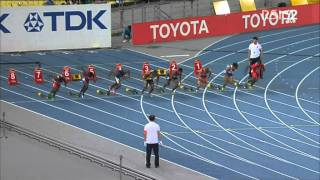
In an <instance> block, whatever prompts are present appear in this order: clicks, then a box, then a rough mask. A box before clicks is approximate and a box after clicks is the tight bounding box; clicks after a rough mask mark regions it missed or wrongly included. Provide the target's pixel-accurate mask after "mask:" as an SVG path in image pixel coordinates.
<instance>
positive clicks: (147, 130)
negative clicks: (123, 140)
mask: <svg viewBox="0 0 320 180" xmlns="http://www.w3.org/2000/svg"><path fill="white" fill-rule="evenodd" d="M155 119H156V117H155V116H154V115H150V116H149V123H148V124H146V125H145V126H144V145H145V146H146V167H147V168H150V166H151V164H150V156H151V152H152V150H153V153H154V156H155V160H154V165H155V167H156V168H158V167H159V144H160V145H162V141H161V134H160V126H159V125H158V124H157V123H155V122H154V121H155Z"/></svg>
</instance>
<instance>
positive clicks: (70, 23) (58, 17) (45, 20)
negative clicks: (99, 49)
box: [0, 10, 107, 33]
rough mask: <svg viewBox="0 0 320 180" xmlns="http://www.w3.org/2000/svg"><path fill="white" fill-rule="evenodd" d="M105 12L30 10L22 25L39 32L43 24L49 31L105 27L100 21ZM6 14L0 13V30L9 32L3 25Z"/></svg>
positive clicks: (30, 30)
mask: <svg viewBox="0 0 320 180" xmlns="http://www.w3.org/2000/svg"><path fill="white" fill-rule="evenodd" d="M105 13H106V10H100V11H98V12H97V13H96V14H93V12H92V11H90V10H88V11H57V12H43V13H37V12H32V13H29V14H28V16H27V17H26V20H25V22H24V24H23V26H24V28H25V30H26V31H27V32H40V31H42V29H43V28H44V26H45V29H48V28H50V30H51V31H58V30H65V31H79V30H83V29H86V30H92V29H93V27H97V28H100V29H107V27H106V24H104V23H105V22H103V21H101V17H102V16H103V15H104V14H105ZM8 16H10V14H8V13H6V14H1V15H0V32H3V33H11V31H12V30H10V29H8V27H5V25H4V22H5V21H7V22H8V21H10V20H9V18H8ZM40 16H41V17H40ZM11 18H12V16H11ZM50 24H51V26H50ZM50 30H49V31H50Z"/></svg>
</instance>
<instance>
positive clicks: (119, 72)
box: [107, 68, 130, 94]
mask: <svg viewBox="0 0 320 180" xmlns="http://www.w3.org/2000/svg"><path fill="white" fill-rule="evenodd" d="M112 74H113V75H114V79H115V82H114V83H113V84H112V85H111V86H110V87H109V88H108V91H107V94H110V93H111V92H112V93H113V94H115V93H116V92H117V90H118V89H119V88H120V86H121V80H123V79H125V77H126V75H128V76H129V77H130V71H129V70H123V69H122V68H121V69H117V68H116V69H115V70H114V71H113V72H112Z"/></svg>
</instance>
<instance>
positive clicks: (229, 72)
mask: <svg viewBox="0 0 320 180" xmlns="http://www.w3.org/2000/svg"><path fill="white" fill-rule="evenodd" d="M237 69H238V63H236V62H234V63H232V64H229V65H227V67H226V70H225V74H224V78H223V85H222V86H221V87H219V88H218V89H219V90H220V91H221V92H223V91H224V90H225V87H226V86H227V85H228V84H231V85H233V86H235V87H239V83H238V82H237V81H236V80H235V79H234V77H233V75H234V72H235V71H236V70H237Z"/></svg>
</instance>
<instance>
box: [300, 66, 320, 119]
mask: <svg viewBox="0 0 320 180" xmlns="http://www.w3.org/2000/svg"><path fill="white" fill-rule="evenodd" d="M319 68H320V67H317V68H315V69H314V70H312V71H311V72H309V73H308V74H307V75H306V76H305V77H304V78H302V79H301V81H300V82H299V84H298V86H297V88H296V92H295V96H296V102H297V104H298V106H299V108H300V109H301V111H302V112H303V113H304V114H305V115H306V116H308V117H309V118H310V119H311V120H312V121H313V122H315V123H317V124H319V125H320V123H319V120H315V119H313V118H312V117H311V116H310V115H309V114H308V113H307V112H306V111H305V109H304V108H303V107H302V106H301V104H300V102H299V99H298V93H299V89H300V86H301V84H302V83H303V82H304V80H305V79H307V78H308V77H309V76H310V75H311V74H312V73H314V72H315V71H317V70H318V69H319ZM318 118H319V116H318Z"/></svg>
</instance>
